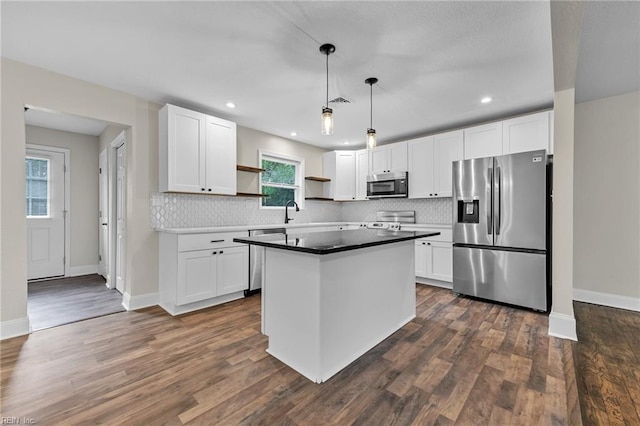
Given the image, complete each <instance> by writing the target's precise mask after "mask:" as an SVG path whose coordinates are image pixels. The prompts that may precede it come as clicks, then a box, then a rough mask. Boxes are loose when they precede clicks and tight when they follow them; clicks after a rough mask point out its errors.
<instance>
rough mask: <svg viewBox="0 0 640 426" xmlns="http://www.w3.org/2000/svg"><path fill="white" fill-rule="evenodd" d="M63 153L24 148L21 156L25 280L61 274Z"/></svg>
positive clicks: (63, 204) (62, 245) (63, 249)
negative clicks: (25, 248) (25, 205)
mask: <svg viewBox="0 0 640 426" xmlns="http://www.w3.org/2000/svg"><path fill="white" fill-rule="evenodd" d="M64 173H65V163H64V154H63V153H60V152H51V151H43V150H35V149H28V150H27V154H26V158H25V177H26V204H27V207H26V213H27V269H28V275H27V276H28V279H30V280H32V279H38V278H47V277H57V276H61V275H64V262H65V259H64V253H65V241H64V234H65V228H64V227H65V214H66V212H65V184H64Z"/></svg>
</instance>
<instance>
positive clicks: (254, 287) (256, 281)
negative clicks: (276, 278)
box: [244, 228, 287, 297]
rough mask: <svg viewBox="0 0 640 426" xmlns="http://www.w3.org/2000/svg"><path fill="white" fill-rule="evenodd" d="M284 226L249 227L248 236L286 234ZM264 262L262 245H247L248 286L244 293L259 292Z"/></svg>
mask: <svg viewBox="0 0 640 426" xmlns="http://www.w3.org/2000/svg"><path fill="white" fill-rule="evenodd" d="M286 233H287V230H286V229H285V228H268V229H250V230H249V236H250V237H255V236H257V235H266V234H286ZM263 262H264V247H260V246H255V245H250V246H249V288H248V289H247V290H245V292H244V295H245V297H246V296H251V295H252V294H255V293H259V292H260V289H261V288H262V263H263Z"/></svg>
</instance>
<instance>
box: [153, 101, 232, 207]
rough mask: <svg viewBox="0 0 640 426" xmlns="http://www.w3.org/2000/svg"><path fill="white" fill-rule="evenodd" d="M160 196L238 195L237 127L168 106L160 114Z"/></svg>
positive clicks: (224, 121)
mask: <svg viewBox="0 0 640 426" xmlns="http://www.w3.org/2000/svg"><path fill="white" fill-rule="evenodd" d="M158 122H159V129H158V131H159V159H160V164H159V177H160V181H159V189H160V191H161V192H189V193H198V194H203V193H207V194H227V195H235V194H236V124H235V123H233V122H231V121H227V120H223V119H221V118H216V117H212V116H208V115H206V114H202V113H199V112H196V111H191V110H188V109H185V108H180V107H177V106H174V105H169V104H167V105H165V106H164V107H163V108H162V109H161V110H160V113H159V117H158Z"/></svg>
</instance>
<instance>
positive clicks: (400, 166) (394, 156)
mask: <svg viewBox="0 0 640 426" xmlns="http://www.w3.org/2000/svg"><path fill="white" fill-rule="evenodd" d="M387 146H388V147H389V148H388V158H389V159H388V164H389V165H388V170H389V171H390V172H406V171H407V167H408V164H407V162H408V160H407V142H398V143H392V144H391V145H387Z"/></svg>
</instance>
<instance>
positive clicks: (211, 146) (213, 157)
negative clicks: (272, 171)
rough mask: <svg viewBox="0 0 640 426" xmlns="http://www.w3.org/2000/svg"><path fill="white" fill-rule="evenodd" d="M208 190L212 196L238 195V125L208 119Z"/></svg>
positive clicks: (208, 117) (221, 120)
mask: <svg viewBox="0 0 640 426" xmlns="http://www.w3.org/2000/svg"><path fill="white" fill-rule="evenodd" d="M205 153H206V180H205V182H206V185H205V186H206V190H207V192H211V193H212V194H230V195H235V194H236V178H237V174H236V124H235V123H233V122H231V121H227V120H223V119H220V118H216V117H211V116H207V118H206V151H205Z"/></svg>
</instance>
